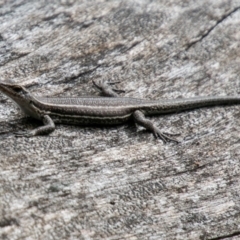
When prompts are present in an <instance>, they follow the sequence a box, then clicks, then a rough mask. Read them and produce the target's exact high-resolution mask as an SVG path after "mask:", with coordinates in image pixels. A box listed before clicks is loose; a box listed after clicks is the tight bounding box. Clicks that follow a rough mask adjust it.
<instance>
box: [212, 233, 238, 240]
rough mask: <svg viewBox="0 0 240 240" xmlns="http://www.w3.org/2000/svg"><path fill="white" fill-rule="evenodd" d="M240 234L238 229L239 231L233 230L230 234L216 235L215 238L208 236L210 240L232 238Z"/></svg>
mask: <svg viewBox="0 0 240 240" xmlns="http://www.w3.org/2000/svg"><path fill="white" fill-rule="evenodd" d="M239 235H240V231H237V232H233V233H231V234H228V235H222V236H219V237H215V238H208V240H221V239H228V238H232V237H235V236H239Z"/></svg>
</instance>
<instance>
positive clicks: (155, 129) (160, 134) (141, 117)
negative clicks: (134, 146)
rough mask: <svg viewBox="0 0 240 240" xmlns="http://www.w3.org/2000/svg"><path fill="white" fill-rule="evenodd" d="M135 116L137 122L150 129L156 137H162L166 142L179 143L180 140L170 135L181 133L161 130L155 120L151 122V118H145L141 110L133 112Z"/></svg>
mask: <svg viewBox="0 0 240 240" xmlns="http://www.w3.org/2000/svg"><path fill="white" fill-rule="evenodd" d="M133 118H134V120H135V122H136V123H137V124H139V125H141V126H143V127H145V128H146V129H148V130H150V131H151V132H152V133H153V135H154V136H155V137H156V138H160V139H161V140H162V141H163V142H164V143H166V142H175V143H179V141H177V140H176V139H174V138H172V137H170V136H176V135H179V134H171V133H164V132H161V130H160V129H159V128H158V127H157V126H156V125H155V124H154V123H153V122H151V121H150V120H149V119H146V118H145V116H144V114H143V113H142V112H141V111H139V110H136V111H135V112H134V113H133Z"/></svg>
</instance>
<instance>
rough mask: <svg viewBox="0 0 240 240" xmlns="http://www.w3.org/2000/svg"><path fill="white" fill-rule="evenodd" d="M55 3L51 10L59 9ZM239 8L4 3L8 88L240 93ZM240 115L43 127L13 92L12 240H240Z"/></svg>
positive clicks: (7, 170)
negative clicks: (172, 137) (172, 135)
mask: <svg viewBox="0 0 240 240" xmlns="http://www.w3.org/2000/svg"><path fill="white" fill-rule="evenodd" d="M49 2H50V3H49ZM239 26H240V1H239V0H238V1H237V0H236V1H234V0H228V1H225V0H211V1H207V0H198V1H196V0H185V1H183V0H163V1H151V0H141V1H133V0H126V1H107V0H98V1H89V0H85V1H84V0H82V1H74V0H72V1H71V0H69V1H68V0H65V1H64V0H62V1H60V0H59V1H56V0H55V1H43V0H42V1H40V0H35V1H26V0H25V1H24V0H17V1H16V0H12V1H4V0H3V1H0V80H1V81H10V80H11V81H13V82H17V83H20V84H22V85H25V86H28V88H29V89H30V91H32V92H33V93H34V94H35V95H39V96H40V95H44V96H79V95H89V94H91V95H98V94H99V93H98V92H97V91H96V90H95V89H94V88H92V80H93V79H96V80H100V79H104V80H108V79H110V80H112V81H119V82H120V84H119V86H118V87H119V88H120V89H125V90H126V94H125V96H134V97H141V98H147V99H158V98H177V97H191V96H196V95H201V96H208V95H237V94H239V93H240V77H239V76H240V44H239V41H240V28H239ZM239 109H240V108H239V105H238V106H237V105H236V106H226V107H215V108H205V109H199V110H195V111H191V112H183V113H178V114H172V115H166V116H156V117H152V118H151V119H152V120H153V121H154V122H155V123H156V124H157V125H158V126H160V127H161V128H162V129H164V130H166V131H170V132H180V133H181V137H180V138H179V139H180V140H181V143H180V144H163V143H162V142H161V141H160V140H156V139H154V137H153V136H152V134H150V133H149V132H147V131H144V130H143V129H142V128H140V129H139V128H138V129H137V128H136V127H135V125H134V124H129V125H123V126H117V127H109V128H97V127H96V128H95V127H85V128H83V127H80V126H64V125H58V126H57V129H56V131H54V132H53V133H52V134H50V135H49V136H40V137H33V138H16V137H15V136H14V133H15V132H16V131H18V130H21V129H31V128H34V127H36V126H39V124H40V123H38V122H36V121H34V120H32V119H30V120H27V119H26V118H24V117H22V116H21V114H20V112H19V110H18V109H17V108H16V107H15V105H14V104H13V103H12V102H11V101H10V100H9V99H8V98H7V97H5V96H3V95H2V94H0V184H1V187H0V216H1V217H0V238H1V239H11V240H12V239H152V240H153V239H202V240H203V239H225V238H227V239H239V237H240V236H239V235H240V194H239V192H240V180H239V175H240V161H239V160H240V138H239V135H240V134H239V133H240V120H239V119H240V112H239Z"/></svg>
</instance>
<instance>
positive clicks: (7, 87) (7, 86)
mask: <svg viewBox="0 0 240 240" xmlns="http://www.w3.org/2000/svg"><path fill="white" fill-rule="evenodd" d="M0 91H1V92H2V93H4V94H5V95H7V96H8V97H10V98H12V99H14V98H19V99H22V98H26V97H27V95H29V91H28V90H27V89H26V88H24V87H23V86H20V85H18V84H12V83H6V82H1V81H0Z"/></svg>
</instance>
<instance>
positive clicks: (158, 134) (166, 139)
mask: <svg viewBox="0 0 240 240" xmlns="http://www.w3.org/2000/svg"><path fill="white" fill-rule="evenodd" d="M153 135H154V136H155V137H156V138H160V139H161V140H162V141H163V142H164V143H167V142H175V143H180V142H179V141H178V140H176V139H174V138H171V137H170V136H177V135H180V134H179V133H178V134H171V133H164V132H161V131H160V130H159V129H156V130H155V131H154V132H153Z"/></svg>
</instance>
